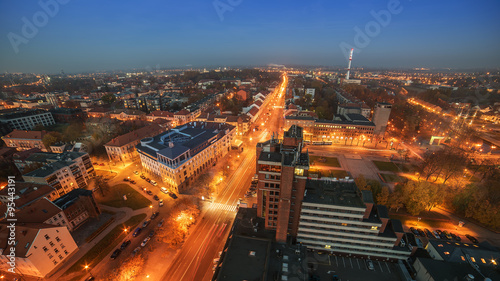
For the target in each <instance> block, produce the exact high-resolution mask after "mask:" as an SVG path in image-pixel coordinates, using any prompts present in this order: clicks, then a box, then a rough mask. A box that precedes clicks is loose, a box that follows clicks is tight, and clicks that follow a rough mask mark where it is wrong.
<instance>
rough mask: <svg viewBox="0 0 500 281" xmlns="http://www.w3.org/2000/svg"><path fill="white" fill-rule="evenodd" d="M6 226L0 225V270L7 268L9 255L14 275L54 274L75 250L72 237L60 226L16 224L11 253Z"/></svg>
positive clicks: (40, 275)
mask: <svg viewBox="0 0 500 281" xmlns="http://www.w3.org/2000/svg"><path fill="white" fill-rule="evenodd" d="M7 225H8V223H6V222H0V252H1V255H0V270H1V271H5V272H7V271H8V269H9V268H10V265H9V263H8V262H9V261H10V255H11V254H13V255H14V257H15V259H16V264H15V265H16V266H15V273H17V274H19V275H21V276H24V275H27V276H33V277H39V278H45V277H46V276H49V275H50V273H52V272H55V270H57V269H58V268H59V267H60V266H61V265H62V264H64V262H65V261H67V259H68V257H70V256H71V255H72V254H73V253H74V252H76V251H77V250H78V246H77V245H76V243H75V241H74V240H73V237H72V236H71V234H70V233H69V231H68V229H67V228H66V227H64V226H54V225H49V224H42V223H16V228H15V229H14V233H15V243H16V246H15V247H14V251H13V253H12V252H11V246H10V244H8V238H9V237H10V229H9V228H7Z"/></svg>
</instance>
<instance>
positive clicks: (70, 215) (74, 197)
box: [54, 188, 101, 231]
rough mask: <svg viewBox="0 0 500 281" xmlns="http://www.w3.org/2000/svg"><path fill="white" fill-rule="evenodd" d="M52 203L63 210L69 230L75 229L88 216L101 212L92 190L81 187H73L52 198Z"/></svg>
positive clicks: (95, 215) (94, 215) (97, 214)
mask: <svg viewBox="0 0 500 281" xmlns="http://www.w3.org/2000/svg"><path fill="white" fill-rule="evenodd" d="M54 204H55V205H56V206H57V207H59V208H60V209H61V210H62V211H63V212H64V216H65V217H66V219H67V221H68V224H67V225H68V228H69V229H70V231H73V230H75V229H77V228H78V227H80V226H81V225H83V224H84V223H85V222H86V221H87V220H88V219H89V218H91V217H97V216H99V214H100V213H101V210H100V208H99V206H98V205H97V203H96V201H95V198H94V195H93V192H92V191H91V190H86V189H81V188H78V189H74V190H72V191H70V192H69V193H68V194H65V195H63V196H61V197H60V198H58V199H56V200H54Z"/></svg>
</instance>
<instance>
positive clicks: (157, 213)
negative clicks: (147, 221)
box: [151, 212, 160, 220]
mask: <svg viewBox="0 0 500 281" xmlns="http://www.w3.org/2000/svg"><path fill="white" fill-rule="evenodd" d="M159 214H160V212H154V213H153V214H152V215H151V219H152V220H154V219H155V218H156V217H157V216H158V215H159Z"/></svg>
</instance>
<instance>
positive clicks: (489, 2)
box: [0, 0, 500, 73]
mask: <svg viewBox="0 0 500 281" xmlns="http://www.w3.org/2000/svg"><path fill="white" fill-rule="evenodd" d="M59 1H60V2H67V3H66V4H58V9H56V11H55V12H53V11H54V5H53V4H52V5H49V6H48V7H49V8H48V12H45V11H44V7H43V5H40V4H39V1H28V0H23V1H19V0H0V34H1V37H0V38H1V39H0V71H1V72H6V71H8V72H38V73H58V72H60V71H61V69H64V71H65V72H66V73H74V72H82V71H98V70H115V69H130V68H152V69H155V68H157V67H160V68H168V67H178V66H186V65H193V66H233V65H265V64H269V63H276V64H285V65H299V64H301V65H329V66H343V65H346V64H347V63H346V61H347V58H346V56H345V51H346V50H348V49H349V48H350V47H354V48H355V54H354V59H353V67H359V66H364V67H383V68H390V67H402V68H411V67H430V68H444V67H450V68H476V67H477V68H483V67H500V18H499V15H500V1H498V0H484V1H483V0H480V1H472V0H470V1H463V0H462V1H460V0H454V1H448V0H432V1H429V0H413V1H410V0H401V1H392V0H390V1H386V0H384V1H373V0H352V1H350V0H345V1H338V0H335V1H333V0H325V1H314V0H313V1H305V0H302V1H294V0H287V1H285V0H268V1H258V0H216V1H214V0H181V1H172V0H161V1H147V0H145V1H127V0H122V1H108V0H100V1H97V0H85V1H83V0H59ZM40 2H41V3H59V2H56V0H41V1H40ZM398 3H399V4H398ZM216 7H217V9H218V10H217V9H216ZM57 10H58V11H57ZM380 11H382V12H380ZM374 14H379V15H381V16H380V17H379V22H377V20H376V19H375V17H374ZM387 15H390V19H389V20H387ZM23 17H24V18H25V19H27V21H28V23H27V24H26V23H25V22H23V20H22V19H23ZM37 25H38V27H37ZM23 27H24V28H23ZM30 27H35V28H36V29H37V30H35V31H34V30H33V28H30ZM23 29H24V30H23ZM356 30H357V31H356ZM359 31H361V32H362V34H361V35H360V34H359ZM363 39H368V41H367V40H363Z"/></svg>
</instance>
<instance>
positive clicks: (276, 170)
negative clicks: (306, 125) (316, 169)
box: [256, 125, 309, 242]
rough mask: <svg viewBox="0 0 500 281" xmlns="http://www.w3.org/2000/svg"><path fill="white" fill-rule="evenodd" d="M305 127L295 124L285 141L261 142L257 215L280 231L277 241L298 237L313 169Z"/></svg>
mask: <svg viewBox="0 0 500 281" xmlns="http://www.w3.org/2000/svg"><path fill="white" fill-rule="evenodd" d="M302 147H303V130H302V128H301V127H299V126H296V125H292V126H291V127H290V128H289V129H288V131H286V132H285V134H284V137H283V139H282V140H279V139H275V138H274V135H273V137H272V139H270V140H268V141H266V142H262V143H258V144H257V151H256V152H257V161H256V162H257V163H256V165H257V169H256V171H257V175H258V178H259V183H258V192H257V201H258V203H257V205H258V209H257V215H258V216H259V217H263V218H265V227H266V228H267V229H274V230H276V241H278V242H286V240H287V237H288V235H290V236H292V237H296V236H297V228H298V224H299V214H300V208H301V204H302V199H303V198H304V191H305V186H306V180H307V172H308V170H309V153H308V152H305V153H302Z"/></svg>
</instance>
